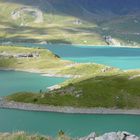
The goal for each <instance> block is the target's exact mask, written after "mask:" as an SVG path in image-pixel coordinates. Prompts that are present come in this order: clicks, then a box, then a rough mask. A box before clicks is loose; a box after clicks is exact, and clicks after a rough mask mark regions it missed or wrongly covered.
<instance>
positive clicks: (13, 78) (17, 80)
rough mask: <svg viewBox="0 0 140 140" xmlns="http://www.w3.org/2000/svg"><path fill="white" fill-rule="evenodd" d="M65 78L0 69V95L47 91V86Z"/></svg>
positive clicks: (60, 81)
mask: <svg viewBox="0 0 140 140" xmlns="http://www.w3.org/2000/svg"><path fill="white" fill-rule="evenodd" d="M65 80H66V78H54V77H53V78H52V77H46V76H41V75H40V74H36V73H28V72H19V71H0V96H6V95H9V94H11V93H15V92H22V91H31V92H39V91H40V90H42V91H47V87H49V86H53V85H55V84H58V83H62V82H64V81H65Z"/></svg>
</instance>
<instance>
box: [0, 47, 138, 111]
mask: <svg viewBox="0 0 140 140" xmlns="http://www.w3.org/2000/svg"><path fill="white" fill-rule="evenodd" d="M0 54H1V55H0V68H1V69H3V68H4V69H15V70H24V71H25V70H26V71H34V72H39V73H43V74H51V75H52V74H53V76H57V75H59V76H60V75H61V76H66V75H71V76H72V77H73V78H71V79H70V80H68V81H66V82H64V83H63V84H62V85H61V88H60V89H54V90H50V91H48V92H47V93H46V92H45V93H38V94H34V93H28V92H27V93H16V94H13V95H10V96H8V97H6V99H7V100H9V101H11V100H12V101H16V102H23V103H33V104H43V105H54V106H73V107H83V108H84V107H85V108H88V107H105V108H127V109H132V108H140V103H139V100H140V87H139V82H140V76H139V75H140V71H138V70H137V71H128V72H124V71H121V70H119V69H116V68H112V67H108V66H104V65H99V64H80V63H73V62H70V61H65V60H62V59H61V58H59V56H57V55H55V54H53V53H52V52H50V51H49V50H46V49H41V48H26V47H14V46H0ZM34 54H36V55H35V56H34ZM75 76H77V77H75ZM74 77H75V78H74Z"/></svg>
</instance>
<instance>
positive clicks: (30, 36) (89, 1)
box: [0, 0, 140, 46]
mask: <svg viewBox="0 0 140 140" xmlns="http://www.w3.org/2000/svg"><path fill="white" fill-rule="evenodd" d="M0 18H1V21H0V41H1V42H2V43H3V42H7V43H10V42H24V43H25V42H30V43H41V44H47V43H64V44H85V45H91V44H95V45H108V44H110V45H134V46H136V45H139V44H140V40H139V37H140V32H139V31H140V20H139V19H140V2H139V0H133V1H132V0H124V1H122V0H117V1H114V0H104V1H103V0H45V1H44V0H36V1H34V0H30V1H28V0H20V1H18V0H1V1H0Z"/></svg>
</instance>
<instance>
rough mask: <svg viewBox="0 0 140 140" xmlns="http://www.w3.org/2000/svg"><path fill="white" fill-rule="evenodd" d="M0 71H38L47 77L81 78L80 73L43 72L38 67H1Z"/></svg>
mask: <svg viewBox="0 0 140 140" xmlns="http://www.w3.org/2000/svg"><path fill="white" fill-rule="evenodd" d="M0 71H19V72H29V73H37V74H40V75H41V76H47V77H56V78H79V77H80V76H79V75H65V74H52V73H47V72H42V71H40V70H37V69H17V68H15V69H14V68H0Z"/></svg>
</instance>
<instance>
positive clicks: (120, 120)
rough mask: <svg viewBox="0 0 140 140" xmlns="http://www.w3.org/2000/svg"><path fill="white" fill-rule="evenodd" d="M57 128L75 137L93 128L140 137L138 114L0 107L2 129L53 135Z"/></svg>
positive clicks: (0, 127)
mask: <svg viewBox="0 0 140 140" xmlns="http://www.w3.org/2000/svg"><path fill="white" fill-rule="evenodd" d="M60 129H62V130H63V131H65V132H66V133H67V134H69V135H71V136H74V137H77V136H85V135H87V134H89V133H91V132H93V131H95V132H97V133H98V134H103V133H105V132H110V131H119V130H120V131H121V130H122V131H129V132H131V133H134V134H137V135H139V136H140V116H134V115H132V116H131V115H79V114H62V113H49V112H27V111H18V110H6V109H0V131H2V132H7V131H8V132H13V131H18V130H24V131H26V132H30V133H41V134H47V135H51V136H56V134H57V133H58V131H59V130H60Z"/></svg>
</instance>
